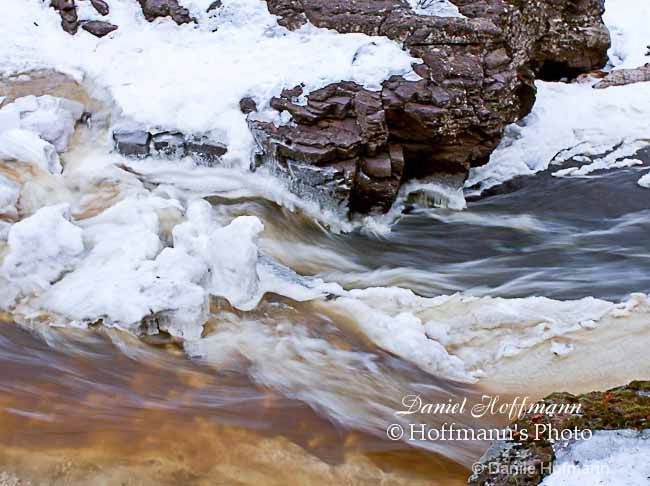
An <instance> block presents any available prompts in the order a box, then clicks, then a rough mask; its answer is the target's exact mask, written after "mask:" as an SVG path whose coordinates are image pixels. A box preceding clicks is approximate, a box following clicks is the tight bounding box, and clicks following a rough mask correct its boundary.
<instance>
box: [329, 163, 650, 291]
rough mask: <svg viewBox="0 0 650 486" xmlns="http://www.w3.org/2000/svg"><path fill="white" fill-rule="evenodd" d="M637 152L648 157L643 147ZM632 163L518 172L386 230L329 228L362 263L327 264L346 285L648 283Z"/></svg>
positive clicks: (644, 286)
mask: <svg viewBox="0 0 650 486" xmlns="http://www.w3.org/2000/svg"><path fill="white" fill-rule="evenodd" d="M641 156H642V157H643V158H644V160H646V161H650V152H645V153H644V154H641ZM645 173H647V170H646V171H640V170H639V169H638V168H636V169H626V170H615V171H607V172H601V173H596V174H594V175H593V176H591V177H585V178H556V177H553V176H551V175H550V174H549V173H542V174H539V175H537V176H534V177H525V178H520V179H518V180H515V181H512V182H510V183H509V184H506V185H505V186H502V187H499V188H498V189H497V190H493V191H492V192H491V193H486V194H484V195H482V196H481V197H480V198H477V199H475V200H470V201H468V208H467V210H465V211H463V212H456V211H450V210H444V209H435V210H415V211H413V212H412V213H411V214H409V215H406V216H405V217H403V218H402V220H401V221H400V222H399V223H398V224H397V225H396V226H395V227H394V228H393V230H392V232H391V234H389V235H388V236H386V237H382V238H376V237H368V236H366V235H363V234H360V233H356V234H353V235H348V236H340V237H336V241H335V242H332V243H334V244H335V246H338V245H341V247H342V248H345V250H344V251H346V254H347V255H348V256H352V258H353V259H354V261H355V262H356V263H358V264H361V265H363V266H364V267H365V268H367V272H366V271H362V272H359V274H358V275H357V277H356V278H355V277H354V276H353V274H354V272H351V273H350V272H347V271H346V273H347V274H348V275H343V272H341V273H337V272H336V271H335V270H334V271H331V272H325V273H324V275H325V276H329V277H330V278H332V277H334V278H341V280H342V282H347V283H349V285H358V284H361V285H366V286H371V285H372V286H374V285H382V283H383V282H385V283H386V284H392V285H401V286H405V287H409V288H412V289H413V290H415V291H416V292H418V293H420V294H423V295H437V294H441V293H444V294H446V293H452V292H457V291H462V292H465V293H467V294H471V295H479V296H481V295H491V296H502V297H528V296H531V295H536V296H546V297H551V298H556V299H575V298H582V297H586V296H594V297H599V298H604V299H609V300H619V299H622V298H625V297H626V296H627V295H629V294H630V293H631V292H646V293H647V292H649V291H650V190H648V189H644V188H641V187H640V186H638V185H637V183H636V182H637V180H638V179H639V178H640V177H641V176H642V175H643V174H645Z"/></svg>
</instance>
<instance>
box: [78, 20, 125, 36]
mask: <svg viewBox="0 0 650 486" xmlns="http://www.w3.org/2000/svg"><path fill="white" fill-rule="evenodd" d="M81 28H82V29H83V30H85V31H86V32H90V33H91V34H92V35H94V36H95V37H104V36H105V35H108V34H110V33H111V32H113V31H115V30H117V25H113V24H111V23H110V22H103V21H101V20H91V21H89V22H84V24H83V25H82V26H81Z"/></svg>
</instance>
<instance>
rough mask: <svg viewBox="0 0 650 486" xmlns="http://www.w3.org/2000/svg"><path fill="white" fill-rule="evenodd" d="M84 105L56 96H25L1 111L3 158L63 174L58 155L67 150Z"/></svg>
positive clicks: (0, 145)
mask: <svg viewBox="0 0 650 486" xmlns="http://www.w3.org/2000/svg"><path fill="white" fill-rule="evenodd" d="M82 113H83V105H82V104H81V103H77V102H76V101H70V100H66V99H63V98H55V97H53V96H48V95H46V96H39V97H36V96H25V97H22V98H18V99H17V100H15V101H14V102H13V103H9V104H8V105H5V106H3V107H2V109H0V159H2V158H4V159H16V160H19V161H22V162H28V163H34V164H36V165H38V166H39V167H40V168H41V169H43V170H44V171H47V172H51V173H54V174H59V173H61V170H62V168H61V163H60V161H59V156H58V155H57V153H61V152H64V151H65V150H66V149H67V148H68V144H69V143H70V138H71V137H72V134H73V133H74V130H75V124H76V123H77V121H78V120H79V118H81V115H82Z"/></svg>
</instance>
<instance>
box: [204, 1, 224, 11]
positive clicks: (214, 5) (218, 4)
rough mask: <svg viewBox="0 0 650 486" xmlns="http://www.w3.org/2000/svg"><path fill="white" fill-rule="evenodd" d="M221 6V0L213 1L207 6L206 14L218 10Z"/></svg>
mask: <svg viewBox="0 0 650 486" xmlns="http://www.w3.org/2000/svg"><path fill="white" fill-rule="evenodd" d="M222 6H223V3H222V2H221V0H214V2H212V3H211V4H210V5H209V6H208V9H207V10H206V12H212V11H213V10H216V9H218V8H221V7H222Z"/></svg>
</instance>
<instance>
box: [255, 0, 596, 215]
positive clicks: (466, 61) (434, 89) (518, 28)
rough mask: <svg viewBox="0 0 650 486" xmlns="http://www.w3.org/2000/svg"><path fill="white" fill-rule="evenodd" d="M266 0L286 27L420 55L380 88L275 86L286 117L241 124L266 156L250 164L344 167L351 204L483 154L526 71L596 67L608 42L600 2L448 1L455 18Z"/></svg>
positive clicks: (384, 203) (523, 101) (516, 104)
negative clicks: (357, 35) (305, 90)
mask: <svg viewBox="0 0 650 486" xmlns="http://www.w3.org/2000/svg"><path fill="white" fill-rule="evenodd" d="M267 4H268V7H269V10H270V11H271V13H273V14H275V15H277V16H278V17H279V20H278V22H279V23H280V24H282V25H284V26H286V27H287V28H290V29H295V28H298V27H300V26H301V25H304V24H305V23H307V22H310V23H312V24H314V25H316V26H317V27H322V28H328V29H334V30H337V31H338V32H341V33H351V32H362V33H365V34H369V35H384V36H387V37H389V38H390V39H393V40H395V41H397V42H400V43H401V44H402V45H403V47H404V48H405V49H407V50H409V52H410V53H411V54H412V55H413V56H414V57H419V58H421V59H422V60H423V61H424V63H423V64H419V65H416V66H414V69H415V71H416V72H417V73H418V74H419V75H420V76H421V77H422V79H421V80H420V81H410V80H407V79H405V78H403V77H401V76H393V77H391V78H390V79H388V80H386V81H385V82H384V83H383V86H382V89H381V91H379V92H372V91H368V90H366V89H364V88H363V87H361V86H359V85H356V84H354V83H350V82H346V81H344V82H340V83H336V84H332V85H330V86H327V87H325V88H323V89H320V90H317V91H314V92H312V93H309V94H308V95H307V102H306V104H305V103H304V102H302V101H301V102H298V100H297V99H296V98H297V97H299V96H301V95H302V87H300V86H298V87H296V88H293V89H286V90H284V91H283V93H282V94H281V96H279V97H277V98H274V99H273V100H272V101H271V107H272V108H274V109H275V110H278V111H285V110H286V111H288V112H289V113H290V114H291V115H292V119H293V122H295V123H294V124H291V125H285V126H281V127H275V126H273V125H272V124H270V123H262V122H251V126H252V129H253V130H254V131H255V132H256V139H257V140H258V141H260V145H261V147H262V149H263V150H264V151H265V155H266V156H265V157H262V158H261V159H260V160H261V162H260V163H263V164H264V163H269V164H271V165H273V164H275V162H276V159H277V160H279V163H280V164H279V165H280V166H287V167H288V166H290V164H289V162H292V163H298V164H300V165H301V166H302V165H305V164H306V165H313V166H315V167H317V168H325V167H333V166H336V165H337V164H341V163H345V164H346V166H350V165H354V169H353V170H351V171H350V172H351V173H353V174H354V178H353V180H352V186H351V187H350V191H349V192H350V193H349V197H348V198H347V199H346V204H348V205H349V206H348V207H349V209H350V211H352V212H368V211H387V210H388V209H389V208H390V206H391V205H392V203H393V202H394V199H395V197H396V195H397V191H398V189H399V186H400V184H401V183H403V182H405V181H408V180H410V179H413V178H423V177H432V176H433V177H435V176H437V175H440V174H467V172H468V170H469V168H470V167H472V166H478V165H482V164H484V163H486V162H487V161H488V159H489V157H490V154H491V153H492V152H493V151H494V149H495V148H496V147H497V145H498V144H499V142H500V140H501V137H502V135H503V131H504V129H505V127H506V126H507V125H508V124H510V123H512V122H514V121H516V120H517V119H519V118H521V117H523V116H525V115H526V114H528V113H529V112H530V110H531V109H532V106H533V104H534V101H535V94H536V89H535V85H534V81H535V76H538V77H541V78H542V79H559V78H565V77H567V78H571V77H574V76H576V75H578V74H580V73H583V72H589V71H592V70H593V69H596V68H600V67H602V66H603V65H604V64H605V62H606V60H607V56H606V52H607V49H608V47H609V34H608V32H607V29H606V28H605V26H604V24H603V22H602V18H601V16H602V13H603V11H604V0H581V1H580V2H559V1H555V0H534V1H529V2H522V1H509V2H506V1H505V0H473V1H472V0H456V1H454V4H455V5H457V6H458V8H459V10H460V12H461V13H462V14H463V15H464V16H465V17H466V18H449V17H435V16H429V15H427V16H425V15H417V14H415V13H414V11H413V10H412V9H411V8H410V7H409V6H408V5H406V2H402V1H401V0H374V1H372V2H367V1H364V2H349V1H348V0H300V1H299V0H267ZM264 140H266V141H264ZM393 154H399V155H393ZM389 160H390V161H391V173H390V174H388V165H389V164H388V161H389ZM276 165H277V164H275V165H274V167H275V166H276ZM341 203H342V201H341V200H339V201H335V204H341Z"/></svg>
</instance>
